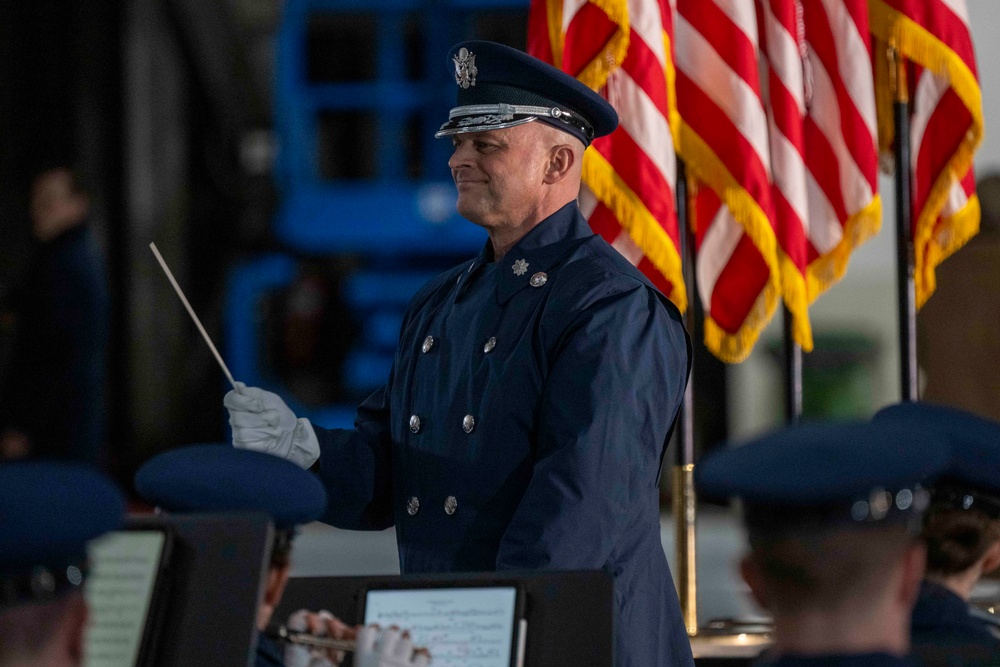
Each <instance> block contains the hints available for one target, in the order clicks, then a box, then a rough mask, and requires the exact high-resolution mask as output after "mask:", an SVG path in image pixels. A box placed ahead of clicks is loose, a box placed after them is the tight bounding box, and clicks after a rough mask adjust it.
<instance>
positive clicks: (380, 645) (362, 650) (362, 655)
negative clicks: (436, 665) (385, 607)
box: [354, 625, 431, 667]
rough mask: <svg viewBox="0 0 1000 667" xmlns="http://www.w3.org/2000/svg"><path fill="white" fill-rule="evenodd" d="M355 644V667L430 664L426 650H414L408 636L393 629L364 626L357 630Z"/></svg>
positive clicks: (411, 666)
mask: <svg viewBox="0 0 1000 667" xmlns="http://www.w3.org/2000/svg"><path fill="white" fill-rule="evenodd" d="M376 640H377V641H376ZM357 642H358V649H357V652H356V653H355V654H354V665H355V667H422V666H423V665H429V664H430V663H431V657H430V654H429V653H428V652H427V649H422V648H418V649H414V648H413V641H412V640H411V639H410V634H409V633H408V632H402V631H400V630H399V629H398V628H395V627H392V628H388V629H387V630H379V627H378V626H377V625H366V626H365V627H363V628H359V629H358V640H357Z"/></svg>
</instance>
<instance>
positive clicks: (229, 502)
mask: <svg viewBox="0 0 1000 667" xmlns="http://www.w3.org/2000/svg"><path fill="white" fill-rule="evenodd" d="M135 487H136V490H137V491H138V492H139V494H140V495H141V496H142V497H143V498H144V499H146V500H147V501H148V502H150V503H153V504H154V505H156V506H157V507H159V508H160V509H163V510H166V511H168V512H179V513H201V512H262V513H264V514H267V515H269V516H270V517H271V519H272V520H273V522H274V528H275V539H274V545H273V547H272V549H271V561H270V568H269V569H268V573H267V579H266V582H265V588H264V594H263V596H262V600H261V604H260V607H259V608H258V610H257V630H258V631H260V634H258V635H257V649H256V663H255V664H256V666H257V667H278V666H281V667H285V666H286V665H288V666H289V667H324V666H325V667H332V665H333V664H340V661H341V660H342V659H343V653H342V652H329V653H325V654H317V655H313V654H311V652H310V650H309V649H307V648H306V647H304V646H298V645H289V646H288V647H284V646H282V645H281V644H279V643H278V642H277V641H275V640H274V639H272V638H271V637H269V636H267V635H266V634H264V630H266V629H267V627H268V625H269V624H270V623H271V616H272V615H273V614H274V610H275V608H276V607H277V606H278V603H279V602H281V596H282V595H283V593H284V591H285V585H286V584H287V583H288V575H289V571H290V568H291V559H290V557H291V550H292V540H293V538H294V537H295V531H296V529H297V528H298V526H300V525H302V524H305V523H309V522H311V521H315V520H316V519H318V518H319V517H320V516H321V515H322V514H323V512H324V510H325V509H326V493H324V491H323V486H322V485H321V484H320V482H319V480H317V479H316V478H315V477H314V476H313V475H310V474H309V473H307V472H306V471H304V470H302V469H301V468H299V467H297V466H295V465H293V464H291V463H289V462H288V461H285V460H282V459H280V458H277V457H275V456H271V455H269V454H263V453H261V452H253V451H246V450H239V449H233V448H232V447H228V446H225V445H193V446H190V447H182V448H180V449H175V450H172V451H169V452H165V453H163V454H160V455H158V456H156V457H154V458H152V459H150V460H149V461H147V462H146V463H145V464H144V465H143V466H142V467H141V468H140V469H139V471H138V472H137V473H136V476H135ZM289 489H292V490H293V491H294V492H293V493H289ZM249 574H251V573H248V575H249ZM254 578H255V575H252V576H251V579H254ZM254 580H255V579H254ZM248 582H249V579H248ZM289 627H290V629H292V630H294V631H297V632H310V633H312V634H316V635H321V636H332V637H334V638H336V639H354V638H355V636H356V632H357V631H356V629H355V628H351V627H348V626H347V625H345V624H344V623H342V622H341V621H340V620H339V619H337V618H335V617H334V616H332V615H330V614H329V613H328V612H320V613H319V614H313V613H310V612H306V611H304V610H303V611H300V612H296V613H295V614H293V615H292V618H291V619H289ZM371 631H372V630H371V629H369V630H367V632H369V633H370V632H371ZM407 641H409V640H407ZM399 648H406V647H402V646H399V645H397V646H389V645H386V644H385V642H384V641H383V642H381V643H378V644H376V643H375V642H374V641H369V642H368V643H367V644H366V645H364V646H360V647H359V651H358V652H357V653H356V654H355V664H357V665H371V666H372V667H418V666H420V665H425V664H427V656H426V652H424V651H423V650H422V649H414V648H413V647H412V644H410V646H409V648H406V650H405V651H399V650H398V649H399ZM389 649H393V652H392V655H389V654H388V653H385V652H386V651H387V650H389Z"/></svg>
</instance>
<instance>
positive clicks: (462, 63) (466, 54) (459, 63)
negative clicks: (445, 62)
mask: <svg viewBox="0 0 1000 667" xmlns="http://www.w3.org/2000/svg"><path fill="white" fill-rule="evenodd" d="M451 60H452V62H454V63H455V83H457V84H458V85H459V86H460V87H462V88H468V87H469V86H475V85H476V74H478V73H479V70H478V69H476V54H474V53H473V52H472V51H470V50H468V49H467V48H465V47H464V46H463V47H462V48H460V49H459V50H458V53H457V54H456V55H455V57H454V58H452V59H451Z"/></svg>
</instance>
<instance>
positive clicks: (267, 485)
mask: <svg viewBox="0 0 1000 667" xmlns="http://www.w3.org/2000/svg"><path fill="white" fill-rule="evenodd" d="M135 488H136V491H138V492H139V495H141V496H142V497H143V498H144V499H145V500H146V501H147V502H150V503H152V504H154V505H156V506H157V507H159V508H161V509H163V510H165V511H167V512H173V513H202V512H263V513H265V514H268V515H270V516H271V518H272V520H273V521H274V526H275V528H277V529H279V530H289V529H292V528H294V527H295V526H297V525H300V524H304V523H309V522H310V521H315V520H316V519H318V518H319V517H320V516H322V514H323V512H325V511H326V491H325V490H324V489H323V485H322V483H320V481H319V479H317V478H316V476H315V475H313V474H312V473H310V472H308V471H306V470H303V469H302V468H300V467H298V466H297V465H295V464H294V463H291V462H290V461H286V460H285V459H282V458H279V457H277V456H272V455H270V454H264V453H261V452H253V451H249V450H245V449H236V448H235V447H233V446H231V445H225V444H218V445H214V444H212V445H191V446H188V447H182V448H180V449H174V450H171V451H168V452H164V453H163V454H159V455H157V456H155V457H153V458H152V459H150V460H149V461H147V462H146V463H145V464H144V465H143V466H142V467H141V468H140V469H139V471H138V472H137V473H136V475H135Z"/></svg>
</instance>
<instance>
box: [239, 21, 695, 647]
mask: <svg viewBox="0 0 1000 667" xmlns="http://www.w3.org/2000/svg"><path fill="white" fill-rule="evenodd" d="M449 64H450V66H451V67H453V68H454V74H455V83H456V85H457V94H458V100H457V105H456V106H455V107H454V108H453V109H452V110H451V112H450V113H449V118H448V122H446V123H444V124H443V125H442V126H441V129H440V130H439V131H438V132H437V134H436V135H435V136H437V137H450V138H451V141H452V144H453V145H454V152H453V154H452V157H451V159H450V160H449V162H448V164H449V167H450V168H451V173H452V177H453V178H454V181H455V184H456V186H457V188H458V202H457V208H458V212H459V213H460V214H461V215H462V216H464V217H465V218H466V219H468V220H469V221H470V222H472V223H474V224H477V225H479V226H481V227H483V228H485V229H486V231H487V233H488V235H489V241H488V242H487V243H486V245H485V247H484V248H483V250H482V252H481V253H480V254H479V255H478V256H477V257H475V258H474V259H471V260H469V261H467V262H465V263H464V264H461V265H460V266H457V267H455V268H454V269H452V270H450V271H447V272H446V273H444V274H442V275H441V276H439V277H437V278H436V279H434V280H432V281H431V282H430V283H429V284H428V285H426V286H425V287H424V288H423V289H421V290H420V291H419V292H418V293H417V295H416V296H415V297H414V298H413V301H412V302H411V303H410V305H409V307H408V309H407V312H406V314H405V316H404V319H403V324H402V329H401V332H400V344H399V348H398V350H397V351H396V355H395V359H394V363H393V367H392V370H391V371H390V374H389V378H388V380H387V383H386V385H385V386H384V387H383V388H382V389H379V390H378V391H376V392H375V393H374V394H372V395H371V396H370V397H368V398H367V399H366V400H365V401H364V402H363V403H362V404H361V405H360V406H359V408H358V412H357V417H356V420H355V428H354V429H348V430H339V429H338V430H326V429H323V428H320V427H319V426H317V425H314V424H311V423H310V422H309V421H307V420H305V419H297V418H296V416H295V415H294V414H293V413H292V412H291V410H290V409H289V408H288V407H287V406H286V405H285V404H284V402H283V401H282V400H281V399H280V398H279V397H278V396H277V395H275V394H272V393H269V392H266V391H263V390H261V389H257V388H253V387H242V386H239V387H238V389H237V390H235V391H230V392H229V393H228V394H226V397H225V405H226V407H227V408H228V409H229V414H230V423H231V425H232V427H233V444H234V445H235V446H236V447H240V448H246V449H255V450H259V451H265V452H269V453H272V454H276V455H278V456H282V457H284V458H287V459H290V460H292V461H294V462H295V463H297V464H299V465H300V466H302V467H303V468H313V469H314V470H315V472H316V474H317V475H319V477H320V479H321V480H322V481H323V484H324V486H325V487H326V490H327V493H328V495H329V508H328V510H327V512H326V514H325V515H324V517H323V520H324V521H326V522H328V523H330V524H332V525H335V526H338V527H340V528H345V529H353V530H379V529H384V528H387V527H389V526H395V528H396V537H397V541H398V545H399V562H400V568H401V570H402V572H404V573H421V572H460V571H492V570H526V569H550V570H574V569H603V570H604V571H605V572H607V573H609V574H610V575H611V576H613V577H614V580H615V600H616V607H617V608H616V609H615V619H616V626H615V636H616V640H615V650H616V664H618V665H622V666H633V667H637V666H640V665H641V666H643V667H651V666H656V665H671V666H675V665H677V666H683V665H691V664H692V658H691V650H690V644H689V642H688V638H687V635H686V633H685V630H684V626H683V622H682V620H681V614H680V609H679V605H678V602H677V596H676V593H675V591H674V586H673V583H672V581H671V577H670V572H669V570H668V567H667V562H666V559H665V557H664V553H663V548H662V546H661V543H660V525H659V492H658V485H657V480H658V476H659V471H660V465H661V462H662V457H663V452H664V448H665V446H666V443H667V439H668V437H669V434H670V431H671V429H672V427H673V423H674V419H675V417H676V414H677V409H678V406H679V404H680V401H681V397H682V394H683V392H684V387H685V384H686V382H687V375H688V369H689V363H690V352H689V341H688V337H687V333H686V332H685V330H684V327H683V325H682V324H681V318H680V314H679V313H678V311H677V309H676V308H675V307H674V306H673V304H671V303H670V301H668V300H667V299H666V298H665V297H664V296H663V295H662V294H661V293H660V292H659V291H657V290H656V288H654V287H653V285H652V284H651V283H650V282H649V281H647V280H646V279H645V278H644V277H643V276H642V274H641V273H639V271H637V270H636V269H635V268H634V267H633V266H632V265H631V264H629V263H628V262H627V261H626V260H625V259H623V258H622V257H621V256H620V255H619V254H618V253H617V252H616V251H615V250H613V249H612V248H611V247H610V246H609V245H608V244H607V243H606V242H604V241H603V240H602V239H601V238H600V237H598V236H595V235H594V234H593V233H592V232H591V230H590V228H589V227H588V226H587V223H586V221H585V220H584V219H583V217H582V216H581V214H580V212H579V210H578V208H577V204H576V198H577V195H578V193H579V189H580V183H581V170H582V166H583V154H584V150H585V148H586V147H587V146H588V145H590V142H591V141H592V140H593V139H594V138H595V137H600V136H603V135H607V134H610V133H611V132H612V131H614V130H615V128H616V127H617V124H618V118H617V114H616V113H615V111H614V109H613V107H612V106H611V105H610V104H608V102H607V101H605V100H604V99H603V98H602V97H600V96H599V95H597V94H596V93H594V92H593V91H591V90H590V89H589V88H587V87H586V86H584V85H583V84H581V83H579V82H578V81H577V80H576V79H574V78H572V77H571V76H569V75H567V74H564V73H563V72H561V71H559V70H557V69H555V68H553V67H551V66H549V65H547V64H545V63H542V62H541V61H539V60H537V59H535V58H532V57H530V56H527V55H525V54H524V53H521V52H520V51H517V50H515V49H511V48H509V47H506V46H502V45H500V44H495V43H491V42H483V41H474V42H465V43H462V44H458V45H456V46H455V47H453V49H452V51H451V53H450V54H449ZM290 492H294V490H290Z"/></svg>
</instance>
